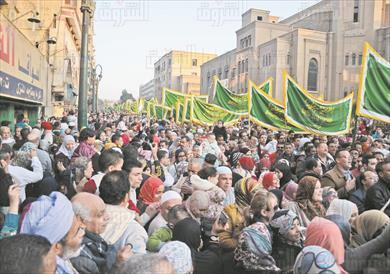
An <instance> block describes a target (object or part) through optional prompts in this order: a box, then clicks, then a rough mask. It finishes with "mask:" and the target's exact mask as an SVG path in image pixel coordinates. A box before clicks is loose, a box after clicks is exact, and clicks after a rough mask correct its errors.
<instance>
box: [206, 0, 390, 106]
mask: <svg viewBox="0 0 390 274" xmlns="http://www.w3.org/2000/svg"><path fill="white" fill-rule="evenodd" d="M236 40H237V46H236V48H235V49H233V50H231V51H229V52H227V53H225V54H222V55H221V56H218V57H217V58H215V59H213V60H211V61H209V62H207V63H205V64H203V65H202V67H201V91H202V94H209V95H210V97H211V98H212V97H213V94H212V93H213V76H214V75H216V76H218V77H219V78H220V79H224V80H225V82H226V83H227V84H226V85H227V87H228V88H230V89H231V90H233V91H234V92H237V93H242V92H245V91H246V89H247V79H251V80H252V81H254V82H255V83H257V84H260V83H261V82H263V81H265V80H266V79H267V78H268V77H270V76H271V77H273V78H274V80H275V81H274V86H273V90H274V94H273V96H274V97H276V98H277V99H280V100H281V99H282V71H283V70H286V71H287V72H288V73H289V74H290V75H292V76H293V77H294V78H295V79H296V80H297V81H298V83H299V84H301V85H302V86H303V87H304V88H306V89H307V90H309V91H310V92H312V93H313V94H314V95H317V96H323V97H324V98H325V99H326V100H335V99H338V98H341V97H343V96H345V95H346V94H347V93H349V92H350V91H354V90H355V91H356V90H357V88H358V82H359V73H360V64H361V61H362V50H363V43H364V41H368V42H369V43H370V44H372V45H373V46H374V47H375V48H376V49H377V50H378V51H379V53H380V54H382V55H383V56H384V57H385V58H386V59H387V60H389V59H390V0H376V1H364V0H342V1H332V0H323V1H321V2H319V3H317V4H316V5H314V6H312V7H309V8H307V9H305V10H303V11H301V12H299V13H297V14H295V15H293V16H291V17H288V18H286V19H284V20H281V21H280V20H279V19H278V17H275V16H270V14H269V12H268V11H264V10H258V9H250V10H248V11H247V12H246V13H244V14H243V15H242V27H241V28H240V29H239V30H237V31H236Z"/></svg>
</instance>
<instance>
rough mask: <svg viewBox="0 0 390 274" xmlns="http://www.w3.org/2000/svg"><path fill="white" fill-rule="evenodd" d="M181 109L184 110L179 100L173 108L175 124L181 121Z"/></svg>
mask: <svg viewBox="0 0 390 274" xmlns="http://www.w3.org/2000/svg"><path fill="white" fill-rule="evenodd" d="M183 111H184V105H183V104H180V102H177V103H176V108H175V121H176V123H177V124H179V123H181V122H182V121H183Z"/></svg>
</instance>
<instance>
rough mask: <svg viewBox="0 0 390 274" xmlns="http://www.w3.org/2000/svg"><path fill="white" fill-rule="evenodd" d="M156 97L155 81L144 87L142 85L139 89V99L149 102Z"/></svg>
mask: <svg viewBox="0 0 390 274" xmlns="http://www.w3.org/2000/svg"><path fill="white" fill-rule="evenodd" d="M153 97H155V94H154V80H153V79H152V80H150V81H148V82H147V83H145V84H144V85H140V87H139V98H144V99H146V100H149V99H151V98H153Z"/></svg>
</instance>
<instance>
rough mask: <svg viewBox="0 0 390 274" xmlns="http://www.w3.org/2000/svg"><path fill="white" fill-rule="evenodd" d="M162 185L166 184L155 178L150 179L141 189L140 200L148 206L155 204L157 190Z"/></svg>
mask: <svg viewBox="0 0 390 274" xmlns="http://www.w3.org/2000/svg"><path fill="white" fill-rule="evenodd" d="M162 185H164V183H163V182H162V181H161V180H160V179H159V178H157V177H153V176H151V177H149V178H148V179H147V180H146V181H145V183H144V184H143V185H142V187H141V190H140V193H139V199H140V200H141V201H142V202H143V203H144V204H147V205H150V204H151V203H154V199H155V196H156V193H157V190H158V188H159V187H160V186H162Z"/></svg>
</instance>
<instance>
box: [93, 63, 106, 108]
mask: <svg viewBox="0 0 390 274" xmlns="http://www.w3.org/2000/svg"><path fill="white" fill-rule="evenodd" d="M98 71H99V73H97V72H98ZM102 73H103V68H102V66H101V65H100V64H97V65H96V66H95V68H93V69H92V86H93V89H92V92H93V94H92V111H93V112H94V113H96V112H97V111H98V89H99V82H100V80H102V78H103V74H102Z"/></svg>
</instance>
